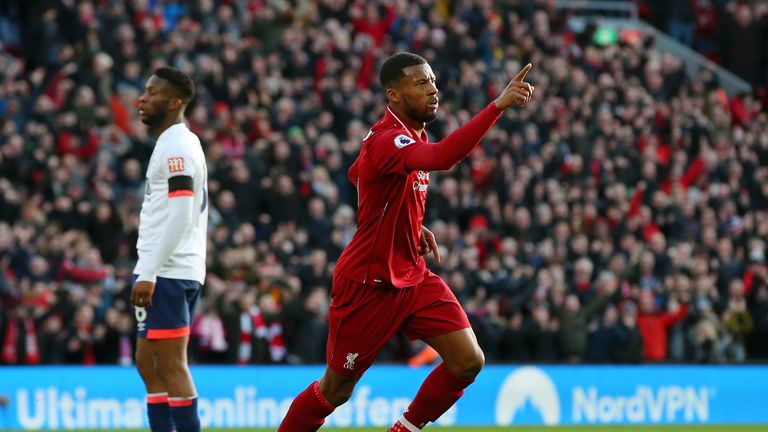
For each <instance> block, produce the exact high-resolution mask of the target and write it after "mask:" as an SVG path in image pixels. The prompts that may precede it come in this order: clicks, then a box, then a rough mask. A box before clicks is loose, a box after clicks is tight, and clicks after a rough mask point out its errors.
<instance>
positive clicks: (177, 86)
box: [155, 67, 195, 104]
mask: <svg viewBox="0 0 768 432" xmlns="http://www.w3.org/2000/svg"><path fill="white" fill-rule="evenodd" d="M155 76H156V77H158V78H162V79H164V80H165V81H166V82H167V83H168V84H170V85H171V86H173V88H174V90H176V92H177V95H178V97H179V98H180V99H181V100H182V101H183V102H184V104H188V103H189V102H190V101H191V100H192V99H193V98H194V97H195V83H194V82H192V78H190V76H189V75H187V74H185V73H184V72H182V71H180V70H178V69H175V68H172V67H161V68H158V69H157V70H156V71H155Z"/></svg>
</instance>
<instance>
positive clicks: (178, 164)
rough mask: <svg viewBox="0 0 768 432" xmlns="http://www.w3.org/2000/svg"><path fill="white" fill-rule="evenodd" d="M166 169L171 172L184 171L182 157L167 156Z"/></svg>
mask: <svg viewBox="0 0 768 432" xmlns="http://www.w3.org/2000/svg"><path fill="white" fill-rule="evenodd" d="M168 171H169V172H172V173H177V172H184V158H182V157H171V158H168Z"/></svg>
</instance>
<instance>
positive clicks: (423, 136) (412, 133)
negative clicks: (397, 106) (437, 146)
mask: <svg viewBox="0 0 768 432" xmlns="http://www.w3.org/2000/svg"><path fill="white" fill-rule="evenodd" d="M387 115H388V116H391V117H392V120H394V121H395V122H396V123H398V124H400V126H402V127H403V129H405V130H406V131H407V132H408V135H410V136H411V138H413V139H419V140H421V141H424V142H426V141H427V130H426V129H424V130H423V131H422V133H421V136H419V135H417V134H416V131H415V130H413V129H412V128H411V127H410V126H408V124H406V123H405V122H404V121H402V120H401V119H400V117H398V116H397V114H395V111H394V110H393V109H392V108H390V107H389V105H387Z"/></svg>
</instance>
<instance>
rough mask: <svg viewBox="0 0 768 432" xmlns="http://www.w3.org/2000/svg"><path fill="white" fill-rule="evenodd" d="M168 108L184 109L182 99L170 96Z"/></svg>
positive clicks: (174, 109)
mask: <svg viewBox="0 0 768 432" xmlns="http://www.w3.org/2000/svg"><path fill="white" fill-rule="evenodd" d="M169 108H170V109H171V111H176V110H183V109H184V101H183V100H181V98H177V97H175V98H171V100H170V102H169Z"/></svg>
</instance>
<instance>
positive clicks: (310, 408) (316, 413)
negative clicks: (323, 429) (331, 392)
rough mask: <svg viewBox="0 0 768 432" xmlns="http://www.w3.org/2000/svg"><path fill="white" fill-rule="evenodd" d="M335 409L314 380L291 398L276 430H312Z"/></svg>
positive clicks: (312, 431)
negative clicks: (289, 404)
mask: <svg viewBox="0 0 768 432" xmlns="http://www.w3.org/2000/svg"><path fill="white" fill-rule="evenodd" d="M335 409H336V407H334V406H333V405H331V403H330V402H328V401H327V400H325V397H323V394H322V393H320V384H319V383H318V382H317V381H315V382H313V383H312V384H310V385H309V387H307V388H306V389H304V391H303V392H301V393H299V395H298V396H296V399H294V400H293V402H292V403H291V407H290V408H289V409H288V414H286V415H285V418H284V419H283V422H282V423H280V427H278V428H277V432H314V431H316V430H318V429H320V426H322V425H323V423H325V418H326V417H328V416H329V415H330V414H331V413H332V412H333V410H335Z"/></svg>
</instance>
